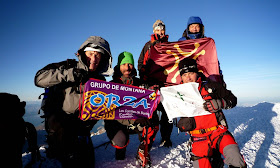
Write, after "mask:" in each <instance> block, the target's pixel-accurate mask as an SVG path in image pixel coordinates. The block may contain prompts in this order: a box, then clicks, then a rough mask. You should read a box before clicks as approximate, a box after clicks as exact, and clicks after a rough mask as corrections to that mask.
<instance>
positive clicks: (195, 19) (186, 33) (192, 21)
mask: <svg viewBox="0 0 280 168" xmlns="http://www.w3.org/2000/svg"><path fill="white" fill-rule="evenodd" d="M195 23H197V24H199V25H200V33H201V35H200V36H199V37H196V38H204V37H205V36H204V25H203V23H202V20H201V19H200V17H196V16H191V17H190V18H189V20H188V23H187V28H186V29H185V30H184V32H183V35H182V37H181V38H180V39H179V40H178V41H184V40H189V39H190V37H189V26H190V25H191V24H195ZM194 36H195V35H194Z"/></svg>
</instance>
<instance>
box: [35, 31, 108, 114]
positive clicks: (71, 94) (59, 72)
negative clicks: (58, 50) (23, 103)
mask: <svg viewBox="0 0 280 168" xmlns="http://www.w3.org/2000/svg"><path fill="white" fill-rule="evenodd" d="M89 44H95V45H96V46H98V47H100V48H102V49H103V50H104V51H105V54H102V56H101V60H100V63H99V65H98V68H97V69H96V70H95V71H94V72H89V67H88V66H87V65H86V64H85V63H86V55H85V52H84V49H85V47H87V46H88V45H89ZM76 56H77V57H78V61H74V62H73V63H72V64H73V65H70V66H68V63H67V61H68V60H67V61H63V62H59V63H52V64H49V65H47V66H45V67H44V68H42V69H41V70H39V71H38V72H37V73H36V75H35V85H36V86H38V87H42V88H48V87H51V86H54V85H60V86H62V88H63V89H64V90H65V99H64V102H63V107H62V109H63V111H65V112H66V113H68V114H73V113H75V112H77V111H78V108H79V102H81V101H80V98H81V97H82V94H83V88H84V83H80V81H75V76H74V69H80V70H84V71H86V72H88V73H89V74H88V76H87V77H88V78H96V79H100V80H105V77H104V76H111V75H112V74H113V69H112V55H111V51H110V46H109V43H108V42H107V41H106V40H105V39H103V38H101V37H98V36H90V37H89V38H88V39H87V40H86V41H85V42H84V43H83V44H82V45H81V46H80V48H79V50H78V52H77V54H76ZM86 81H87V80H86Z"/></svg>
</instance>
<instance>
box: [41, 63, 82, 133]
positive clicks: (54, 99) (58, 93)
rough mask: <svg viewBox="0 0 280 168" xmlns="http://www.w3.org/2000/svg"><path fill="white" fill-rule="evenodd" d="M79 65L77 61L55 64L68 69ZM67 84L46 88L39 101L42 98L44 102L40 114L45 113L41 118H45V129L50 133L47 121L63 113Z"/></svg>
mask: <svg viewBox="0 0 280 168" xmlns="http://www.w3.org/2000/svg"><path fill="white" fill-rule="evenodd" d="M76 64H77V61H76V60H75V59H67V60H66V61H63V62H60V63H55V64H53V65H54V66H57V67H59V66H62V65H63V66H65V67H66V69H69V68H73V67H75V66H76ZM65 87H66V86H65V84H57V85H54V86H51V87H48V88H45V90H44V93H42V94H41V95H40V96H39V97H38V99H41V97H42V96H44V97H43V99H42V102H41V107H40V109H39V111H38V114H40V113H41V111H42V112H43V115H41V116H40V117H41V118H45V129H46V131H47V132H48V125H47V119H48V118H49V117H50V116H51V115H52V114H55V113H60V112H62V106H63V101H64V99H65Z"/></svg>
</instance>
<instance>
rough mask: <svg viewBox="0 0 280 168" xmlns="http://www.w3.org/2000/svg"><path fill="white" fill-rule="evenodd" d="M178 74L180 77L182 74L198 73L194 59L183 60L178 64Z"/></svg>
mask: <svg viewBox="0 0 280 168" xmlns="http://www.w3.org/2000/svg"><path fill="white" fill-rule="evenodd" d="M179 72H180V75H181V76H182V75H183V74H184V73H188V72H196V73H198V69H197V64H196V61H195V60H194V59H191V58H184V59H183V60H181V61H180V63H179Z"/></svg>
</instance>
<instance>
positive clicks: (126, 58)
mask: <svg viewBox="0 0 280 168" xmlns="http://www.w3.org/2000/svg"><path fill="white" fill-rule="evenodd" d="M126 63H129V64H132V65H133V66H134V59H133V55H132V54H131V53H130V52H127V51H124V52H122V53H120V55H119V57H118V65H119V66H120V65H122V64H126Z"/></svg>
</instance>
